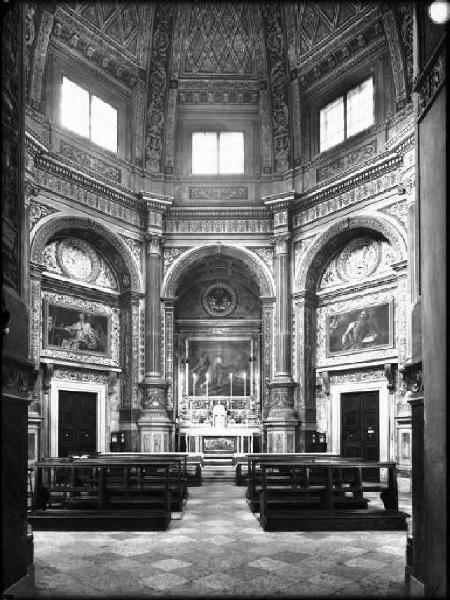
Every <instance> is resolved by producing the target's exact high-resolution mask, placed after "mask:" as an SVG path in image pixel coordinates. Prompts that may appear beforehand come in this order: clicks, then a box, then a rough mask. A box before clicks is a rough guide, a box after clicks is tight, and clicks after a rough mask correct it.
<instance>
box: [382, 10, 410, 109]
mask: <svg viewBox="0 0 450 600" xmlns="http://www.w3.org/2000/svg"><path fill="white" fill-rule="evenodd" d="M383 25H384V31H385V33H386V38H387V42H388V46H389V52H390V58H391V69H392V74H393V79H394V86H395V98H396V101H397V105H398V106H401V105H402V103H404V102H406V99H407V93H406V79H405V71H404V68H403V58H402V54H401V50H400V39H399V36H398V30H397V24H396V21H395V17H394V13H393V11H392V10H385V11H384V12H383Z"/></svg>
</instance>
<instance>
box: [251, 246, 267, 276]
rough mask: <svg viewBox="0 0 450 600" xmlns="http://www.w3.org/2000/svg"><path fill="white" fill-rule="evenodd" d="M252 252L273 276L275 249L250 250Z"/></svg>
mask: <svg viewBox="0 0 450 600" xmlns="http://www.w3.org/2000/svg"><path fill="white" fill-rule="evenodd" d="M249 250H251V251H252V252H255V253H256V254H257V255H258V256H259V258H260V259H261V260H262V261H263V262H264V264H265V265H266V266H267V268H268V269H269V271H270V272H271V273H272V275H273V249H272V248H249Z"/></svg>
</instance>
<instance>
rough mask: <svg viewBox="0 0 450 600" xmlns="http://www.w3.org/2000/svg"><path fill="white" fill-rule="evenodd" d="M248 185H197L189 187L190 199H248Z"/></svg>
mask: <svg viewBox="0 0 450 600" xmlns="http://www.w3.org/2000/svg"><path fill="white" fill-rule="evenodd" d="M247 199H248V187H246V186H232V187H224V186H208V187H205V186H202V187H200V186H195V187H190V188H189V200H247Z"/></svg>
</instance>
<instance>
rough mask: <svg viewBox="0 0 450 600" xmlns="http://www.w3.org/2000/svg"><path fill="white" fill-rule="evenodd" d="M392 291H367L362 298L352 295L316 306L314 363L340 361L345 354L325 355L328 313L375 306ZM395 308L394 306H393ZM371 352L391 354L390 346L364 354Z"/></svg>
mask: <svg viewBox="0 0 450 600" xmlns="http://www.w3.org/2000/svg"><path fill="white" fill-rule="evenodd" d="M394 294H395V292H393V291H383V292H370V291H368V292H367V293H366V294H365V295H364V298H361V297H354V298H351V299H348V300H337V301H335V302H333V304H330V305H327V306H322V307H319V308H317V311H316V324H317V326H316V364H318V365H319V364H320V365H323V364H333V363H336V362H342V360H343V358H344V359H345V356H346V355H343V356H342V355H341V356H327V320H328V317H329V316H330V315H333V314H336V313H344V312H347V311H351V310H356V309H359V308H365V307H367V306H375V305H379V304H382V303H383V302H390V301H391V300H392V299H393V295H394ZM395 308H396V307H395ZM395 318H396V310H395V309H394V319H395ZM368 354H370V356H372V355H373V354H374V355H376V356H380V357H383V356H392V348H384V349H374V350H373V351H369V350H368V351H367V352H366V353H365V355H368Z"/></svg>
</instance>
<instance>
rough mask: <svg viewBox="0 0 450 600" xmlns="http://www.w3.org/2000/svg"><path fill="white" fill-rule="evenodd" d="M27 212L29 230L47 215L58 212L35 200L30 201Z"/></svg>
mask: <svg viewBox="0 0 450 600" xmlns="http://www.w3.org/2000/svg"><path fill="white" fill-rule="evenodd" d="M28 212H29V215H30V229H33V227H34V226H35V225H36V224H37V223H39V221H41V220H42V219H44V218H45V217H48V215H52V214H54V213H56V212H58V210H57V209H56V208H53V207H51V206H47V205H46V204H41V203H40V202H37V201H36V200H30V204H29V206H28Z"/></svg>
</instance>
